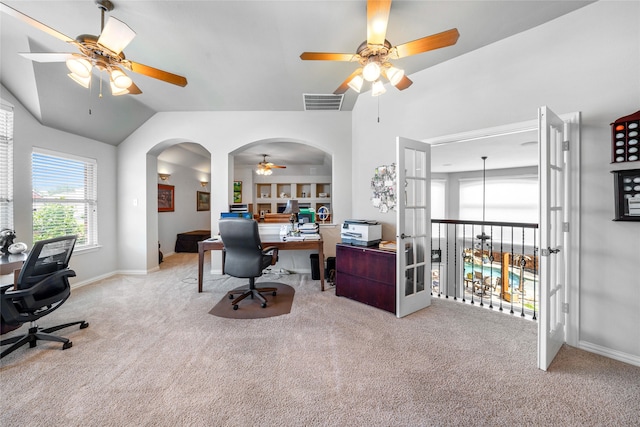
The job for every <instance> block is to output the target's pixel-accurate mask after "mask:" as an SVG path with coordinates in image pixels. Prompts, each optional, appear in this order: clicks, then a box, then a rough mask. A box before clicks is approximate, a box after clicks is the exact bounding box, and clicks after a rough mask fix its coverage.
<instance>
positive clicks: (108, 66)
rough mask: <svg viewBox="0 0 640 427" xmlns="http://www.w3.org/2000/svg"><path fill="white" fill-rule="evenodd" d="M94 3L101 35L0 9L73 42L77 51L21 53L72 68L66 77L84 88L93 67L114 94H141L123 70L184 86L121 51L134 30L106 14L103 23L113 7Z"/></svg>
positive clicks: (100, 0) (102, 0)
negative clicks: (66, 30) (64, 29)
mask: <svg viewBox="0 0 640 427" xmlns="http://www.w3.org/2000/svg"><path fill="white" fill-rule="evenodd" d="M95 3H96V5H97V6H98V9H100V11H101V31H100V36H94V35H91V34H80V35H79V36H78V37H76V38H75V39H72V38H71V37H69V36H66V35H64V34H62V33H61V32H59V31H57V30H54V29H53V28H51V27H49V26H47V25H45V24H43V23H41V22H39V21H37V20H35V19H33V18H31V17H30V16H28V15H25V14H24V13H22V12H20V11H18V10H16V9H14V8H12V7H10V6H7V5H6V4H4V3H0V10H1V11H2V12H3V13H6V14H7V15H10V16H13V17H14V18H16V19H19V20H21V21H23V22H26V23H27V24H29V25H31V26H33V27H35V28H37V29H38V30H41V31H44V32H45V33H47V34H49V35H51V36H53V37H56V38H57V39H60V40H62V41H64V42H67V43H69V44H72V45H74V46H75V47H76V48H77V49H78V51H79V52H78V53H50V52H43V53H35V52H29V53H20V55H22V56H23V57H25V58H28V59H30V60H32V61H36V62H66V64H67V67H68V68H69V70H70V71H71V73H70V74H69V77H70V78H71V79H72V80H74V81H75V82H76V83H78V84H80V85H82V86H84V87H86V88H88V87H89V86H90V84H91V76H92V73H93V70H94V69H96V70H98V71H99V72H103V71H104V72H106V73H107V74H108V75H109V82H110V86H111V93H112V95H116V96H117V95H124V94H131V95H137V94H140V93H142V91H141V90H140V89H139V88H138V86H136V84H135V83H133V80H132V79H131V77H129V76H128V75H127V74H126V73H125V72H124V70H127V71H133V72H134V73H139V74H143V75H146V76H149V77H152V78H154V79H158V80H162V81H165V82H167V83H171V84H174V85H177V86H182V87H184V86H186V85H187V79H186V78H185V77H182V76H179V75H177V74H173V73H169V72H167V71H163V70H159V69H157V68H153V67H150V66H148V65H143V64H140V63H138V62H134V61H131V60H129V59H127V58H126V57H125V55H124V52H123V50H124V48H125V47H126V46H127V45H128V44H129V43H130V42H131V41H132V40H133V38H134V37H135V36H136V33H135V32H134V31H133V30H132V29H131V28H129V26H128V25H127V24H125V23H124V22H122V21H120V20H118V19H116V18H114V17H113V16H110V17H109V20H108V21H107V23H106V25H105V22H104V14H105V12H107V11H111V10H113V8H114V5H113V3H112V2H111V1H110V0H95Z"/></svg>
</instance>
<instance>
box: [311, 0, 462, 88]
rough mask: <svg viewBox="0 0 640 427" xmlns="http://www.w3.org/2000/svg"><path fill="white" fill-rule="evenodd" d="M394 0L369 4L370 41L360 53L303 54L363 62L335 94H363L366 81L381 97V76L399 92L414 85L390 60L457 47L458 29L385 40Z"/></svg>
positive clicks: (314, 58)
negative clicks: (408, 39) (407, 39)
mask: <svg viewBox="0 0 640 427" xmlns="http://www.w3.org/2000/svg"><path fill="white" fill-rule="evenodd" d="M390 10H391V0H368V1H367V40H365V41H364V42H362V44H360V46H359V47H358V49H356V53H355V54H353V53H326V52H303V53H302V54H301V55H300V59H303V60H316V61H348V62H359V63H360V65H361V67H360V68H358V69H357V70H355V71H354V72H353V73H351V75H350V76H349V77H347V79H346V80H345V81H344V82H342V84H341V85H340V86H339V87H338V89H336V90H335V91H334V92H333V93H334V94H336V95H339V94H343V93H345V92H346V91H347V90H348V89H349V88H351V89H353V90H355V91H356V92H360V90H361V89H362V85H363V83H364V81H365V80H367V81H369V82H371V83H372V89H371V94H372V95H373V96H378V95H381V94H383V93H384V92H386V89H385V88H384V84H383V83H382V81H381V80H380V76H381V75H382V76H384V77H385V78H386V79H387V80H389V81H390V82H391V84H392V85H394V86H395V87H396V88H398V89H399V90H404V89H406V88H408V87H409V86H411V84H412V83H413V82H412V81H411V80H410V79H409V78H408V77H407V76H405V75H404V71H403V70H401V69H399V68H396V67H394V66H393V65H392V64H391V62H389V60H390V59H400V58H405V57H407V56H411V55H416V54H418V53H423V52H427V51H429V50H434V49H439V48H441V47H446V46H451V45H454V44H456V42H457V41H458V37H460V33H458V30H457V29H456V28H453V29H451V30H447V31H444V32H442V33H438V34H433V35H431V36H427V37H422V38H420V39H417V40H414V41H411V42H408V43H404V44H400V45H396V46H393V45H391V43H389V41H388V40H387V39H386V38H385V37H386V33H387V24H388V21H389V11H390Z"/></svg>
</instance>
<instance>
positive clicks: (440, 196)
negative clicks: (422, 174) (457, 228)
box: [431, 179, 447, 219]
mask: <svg viewBox="0 0 640 427" xmlns="http://www.w3.org/2000/svg"><path fill="white" fill-rule="evenodd" d="M446 189H447V182H446V181H444V180H440V179H432V180H431V218H432V219H446V218H447V217H446V214H445V207H446V196H447V194H446Z"/></svg>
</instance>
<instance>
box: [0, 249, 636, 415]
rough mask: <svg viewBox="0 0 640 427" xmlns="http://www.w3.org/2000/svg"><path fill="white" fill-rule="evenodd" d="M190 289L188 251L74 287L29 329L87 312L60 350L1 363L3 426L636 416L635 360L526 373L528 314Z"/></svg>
mask: <svg viewBox="0 0 640 427" xmlns="http://www.w3.org/2000/svg"><path fill="white" fill-rule="evenodd" d="M205 271H206V273H205V282H204V292H203V293H198V292H197V284H196V277H197V254H176V255H174V256H171V257H167V258H166V261H165V262H164V263H163V264H162V265H161V269H160V271H157V272H154V273H151V274H149V275H147V276H118V277H113V278H110V279H107V280H104V281H101V282H99V283H95V284H92V285H89V286H85V287H83V288H80V289H77V290H74V291H73V293H72V295H71V298H70V299H69V300H68V301H67V302H66V303H65V304H64V306H63V307H62V308H60V309H59V310H57V311H56V312H54V313H52V314H51V315H50V316H48V318H47V319H43V322H42V325H43V326H45V325H51V324H56V323H62V322H64V321H66V320H67V319H79V318H83V319H86V320H87V321H89V322H90V323H91V325H90V326H89V328H87V329H83V330H78V329H71V330H69V331H65V332H66V336H68V337H70V338H71V339H72V340H73V347H72V348H70V349H68V350H65V351H61V350H60V346H59V345H56V344H42V345H38V347H37V348H28V347H26V348H22V349H20V350H19V351H16V352H15V353H13V354H11V355H10V356H8V357H6V358H4V359H2V361H1V362H0V395H1V397H2V399H0V425H2V426H3V427H4V426H431V425H435V426H445V425H452V426H453V425H456V426H459V425H491V426H494V425H504V426H513V425H530V426H637V425H638V420H639V414H640V368H638V367H634V366H631V365H627V364H624V363H621V362H617V361H614V360H611V359H607V358H604V357H601V356H598V355H594V354H591V353H588V352H585V351H582V350H578V349H575V348H571V347H567V346H565V347H563V348H562V349H561V351H560V353H559V355H558V357H557V358H556V360H555V361H554V362H553V364H552V365H551V367H550V369H549V371H548V372H543V371H540V370H538V369H537V368H536V330H537V325H536V324H535V323H532V322H530V321H527V320H523V319H521V318H519V317H518V316H516V317H512V316H509V315H505V314H499V313H495V312H491V311H490V310H488V309H484V308H479V307H473V306H469V305H464V304H461V303H457V302H452V301H449V300H442V299H437V298H435V299H434V301H433V303H432V306H431V307H429V308H427V309H425V310H421V311H420V312H418V313H415V314H412V315H410V316H408V317H406V318H403V319H396V318H395V317H394V316H393V315H391V314H390V313H387V312H384V311H381V310H378V309H375V308H371V307H369V306H366V305H364V304H360V303H358V302H355V301H351V300H349V299H346V298H341V297H336V296H335V293H334V291H333V290H328V291H326V292H320V290H319V288H320V286H319V282H318V281H312V280H310V278H309V276H308V275H290V276H282V277H274V276H265V277H263V278H261V279H260V280H259V281H258V282H260V281H274V282H282V283H285V284H287V285H289V286H291V287H293V288H294V289H295V293H296V294H295V300H294V303H293V306H292V307H291V312H290V313H289V314H285V315H281V316H277V317H269V318H265V319H243V320H237V319H227V318H222V317H217V316H212V315H210V314H209V313H208V312H209V310H211V308H212V307H213V306H214V305H215V304H216V302H217V301H219V300H220V299H221V298H222V297H224V295H225V294H226V292H227V291H229V290H231V289H234V288H235V287H238V286H240V285H242V284H243V282H242V281H241V280H240V279H232V278H228V277H222V276H211V275H210V274H209V273H208V266H205Z"/></svg>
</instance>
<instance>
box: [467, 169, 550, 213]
mask: <svg viewBox="0 0 640 427" xmlns="http://www.w3.org/2000/svg"><path fill="white" fill-rule="evenodd" d="M485 196H486V198H485V200H486V220H487V221H499V222H529V223H537V222H538V178H537V177H535V176H531V177H517V178H487V180H486V186H485ZM459 218H460V219H463V220H482V179H473V180H464V181H460V214H459Z"/></svg>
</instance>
